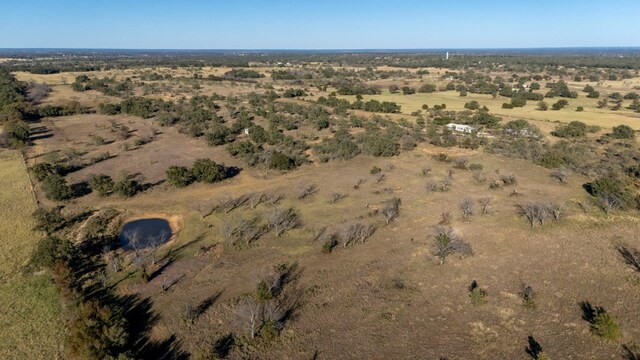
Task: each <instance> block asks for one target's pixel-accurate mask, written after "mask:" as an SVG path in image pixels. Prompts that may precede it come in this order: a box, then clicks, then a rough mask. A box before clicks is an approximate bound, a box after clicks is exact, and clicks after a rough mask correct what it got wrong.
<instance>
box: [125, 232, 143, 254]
mask: <svg viewBox="0 0 640 360" xmlns="http://www.w3.org/2000/svg"><path fill="white" fill-rule="evenodd" d="M122 237H124V238H125V239H126V241H127V243H128V244H129V245H131V248H132V249H133V251H134V253H135V255H136V257H139V256H140V250H141V247H142V241H143V239H142V235H141V234H140V231H139V230H138V229H135V230H127V231H125V232H124V233H123V234H122Z"/></svg>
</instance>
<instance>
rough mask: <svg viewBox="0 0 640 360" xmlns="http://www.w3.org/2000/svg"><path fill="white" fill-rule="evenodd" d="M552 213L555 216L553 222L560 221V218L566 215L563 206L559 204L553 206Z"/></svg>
mask: <svg viewBox="0 0 640 360" xmlns="http://www.w3.org/2000/svg"><path fill="white" fill-rule="evenodd" d="M550 211H551V215H553V220H556V221H558V220H560V218H561V217H562V216H563V214H564V209H563V208H562V205H559V204H555V205H552V206H551V207H550Z"/></svg>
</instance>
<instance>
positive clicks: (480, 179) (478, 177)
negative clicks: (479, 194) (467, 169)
mask: <svg viewBox="0 0 640 360" xmlns="http://www.w3.org/2000/svg"><path fill="white" fill-rule="evenodd" d="M473 180H475V181H476V182H477V183H478V184H482V183H484V182H486V181H487V177H486V176H485V175H484V174H483V173H482V171H474V172H473Z"/></svg>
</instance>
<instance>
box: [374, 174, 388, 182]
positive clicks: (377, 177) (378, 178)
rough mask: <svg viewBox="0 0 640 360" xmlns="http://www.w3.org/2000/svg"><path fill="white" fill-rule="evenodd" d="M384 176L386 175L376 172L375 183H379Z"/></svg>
mask: <svg viewBox="0 0 640 360" xmlns="http://www.w3.org/2000/svg"><path fill="white" fill-rule="evenodd" d="M386 178H387V176H386V175H385V174H378V175H376V180H375V183H376V184H379V183H381V182H382V181H383V180H384V179H386Z"/></svg>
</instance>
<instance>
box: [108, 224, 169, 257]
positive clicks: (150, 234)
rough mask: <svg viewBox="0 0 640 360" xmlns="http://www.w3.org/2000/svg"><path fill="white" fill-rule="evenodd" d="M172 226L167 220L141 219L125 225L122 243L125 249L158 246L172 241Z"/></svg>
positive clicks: (121, 238) (121, 234)
mask: <svg viewBox="0 0 640 360" xmlns="http://www.w3.org/2000/svg"><path fill="white" fill-rule="evenodd" d="M171 235H172V234H171V226H170V225H169V222H168V221H167V220H165V219H140V220H135V221H131V222H128V223H126V224H124V227H123V228H122V232H120V243H122V246H123V247H124V248H125V249H132V248H134V247H135V248H137V249H138V250H142V249H145V248H149V247H153V246H158V245H160V244H163V243H165V242H167V241H169V239H171Z"/></svg>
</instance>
